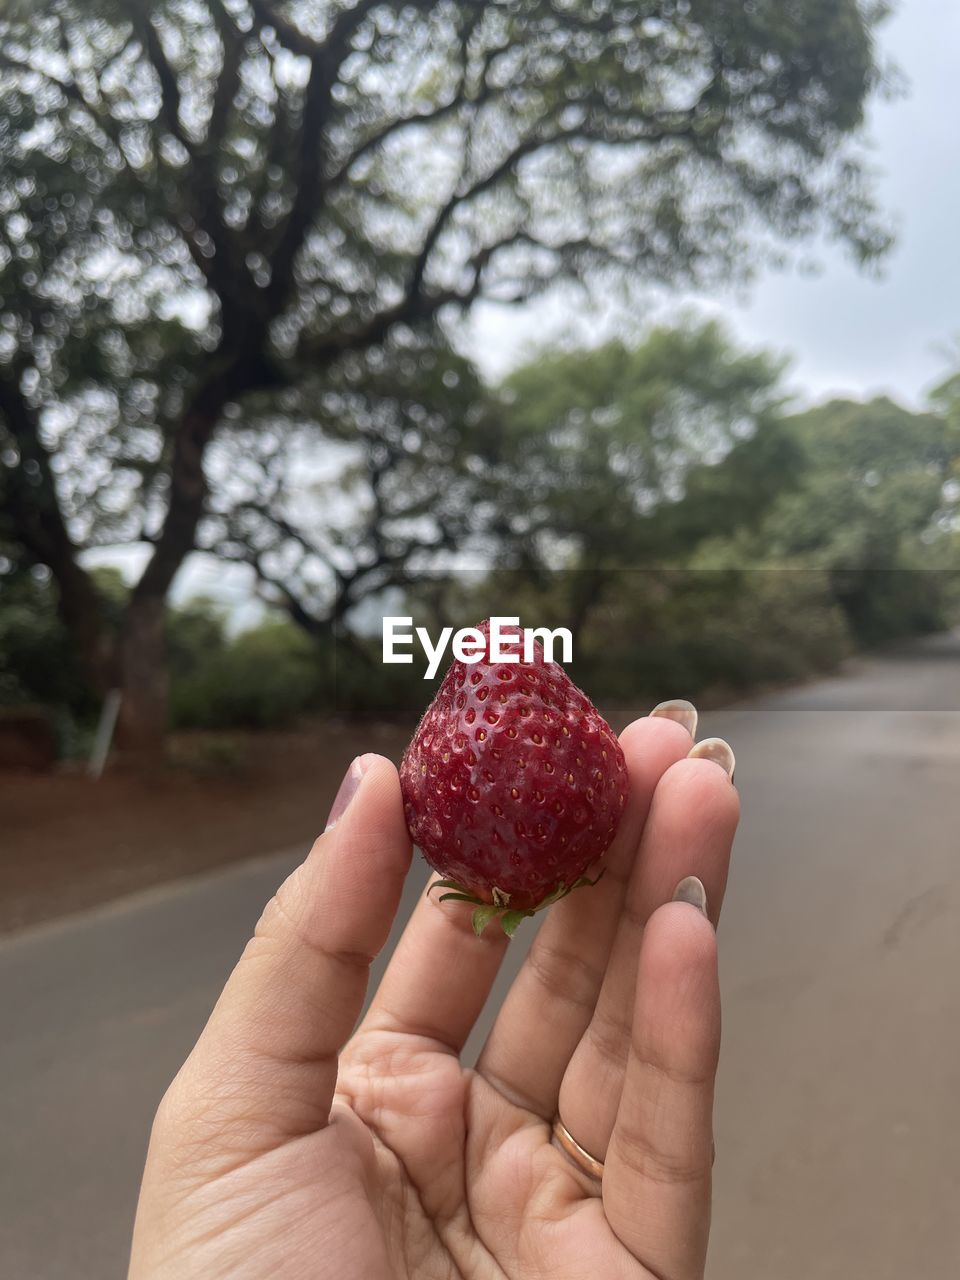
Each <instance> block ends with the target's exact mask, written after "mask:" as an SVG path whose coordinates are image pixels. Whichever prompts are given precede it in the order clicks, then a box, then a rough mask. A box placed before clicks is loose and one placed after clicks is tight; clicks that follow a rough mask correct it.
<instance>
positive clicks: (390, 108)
mask: <svg viewBox="0 0 960 1280" xmlns="http://www.w3.org/2000/svg"><path fill="white" fill-rule="evenodd" d="M881 16H882V14H881V8H880V6H879V5H865V4H863V3H861V0H833V2H832V3H829V4H826V3H824V0H796V2H795V3H793V4H791V5H789V6H783V5H782V4H780V3H779V2H778V0H757V2H756V3H753V4H751V5H744V6H739V5H736V6H735V5H713V4H699V3H689V2H687V0H677V2H676V3H669V4H657V5H649V6H648V5H645V4H644V5H639V6H638V5H637V4H635V3H626V2H625V0H593V3H591V4H589V5H587V4H585V3H580V2H579V0H571V2H570V3H560V0H493V2H492V3H485V4H481V3H476V0H469V2H466V0H463V2H460V3H456V2H454V0H404V2H403V3H398V2H397V0H356V3H354V4H353V5H352V6H347V5H341V4H336V3H330V2H328V0H323V2H321V0H300V2H299V3H297V4H295V5H293V4H285V3H282V2H281V0H161V2H160V3H157V4H147V3H146V0H7V3H6V4H5V6H4V9H3V16H2V17H0V118H2V126H0V173H2V176H0V298H2V303H0V422H2V432H3V439H2V446H0V448H2V454H3V460H4V467H5V472H6V473H5V476H4V480H3V502H4V505H5V511H6V516H7V520H8V523H9V524H10V525H11V526H12V528H13V529H14V531H15V535H16V539H17V541H18V542H19V544H20V546H21V547H22V548H23V550H24V552H25V553H26V555H27V556H28V557H30V558H31V559H33V560H34V561H35V562H37V563H40V564H44V565H46V566H48V567H49V569H50V571H51V572H52V573H53V575H54V578H55V580H56V583H57V587H58V593H59V608H60V612H61V616H62V618H63V620H64V622H65V624H66V625H67V626H68V628H69V630H70V633H71V635H72V637H73V643H74V645H75V647H76V650H77V653H78V656H79V659H80V662H81V664H82V666H83V669H84V671H85V672H86V676H87V679H88V680H89V682H90V684H91V685H92V686H93V687H94V688H95V689H97V690H99V691H101V692H102V691H103V690H104V689H105V688H107V687H108V686H110V685H113V684H115V683H119V684H120V685H121V686H122V688H123V694H124V698H123V710H122V718H121V726H120V728H121V732H122V733H123V735H124V738H125V740H126V741H127V743H128V744H136V745H139V746H140V747H143V748H156V746H157V744H158V742H159V739H160V735H161V734H162V731H163V726H164V721H165V705H166V677H165V667H164V658H163V645H164V625H163V615H164V605H165V600H166V597H167V593H168V591H169V588H170V585H171V583H172V582H173V579H174V577H175V576H176V574H177V572H178V571H179V569H180V567H181V565H182V564H183V562H184V560H185V559H186V557H187V556H188V555H189V554H190V553H191V551H192V550H193V549H194V548H195V547H196V545H197V541H198V537H200V536H202V535H201V526H202V523H203V521H204V518H205V514H206V511H207V508H208V499H209V491H210V484H211V474H210V461H209V456H210V451H211V447H212V445H213V444H214V441H215V437H216V435H217V433H218V431H219V430H220V428H221V426H222V424H223V422H224V421H225V420H231V419H235V418H236V416H237V415H239V416H241V417H242V416H243V415H244V414H245V413H246V411H247V404H248V402H249V401H250V399H251V398H254V397H270V396H276V397H278V399H279V398H280V397H282V396H283V395H284V393H285V392H286V390H287V389H289V388H290V387H294V388H296V387H298V386H300V385H301V384H302V379H303V378H304V376H305V375H306V374H307V373H309V374H311V375H312V376H317V375H318V374H320V373H322V372H323V371H326V370H332V369H333V368H334V367H335V366H336V365H337V364H338V362H339V361H341V360H342V359H343V358H344V357H345V356H346V355H349V354H351V353H360V352H364V351H368V350H371V349H374V348H376V347H378V346H379V345H381V344H382V343H384V342H385V341H386V340H387V339H388V338H390V337H391V336H396V337H397V338H398V339H403V338H405V337H406V336H407V335H408V334H409V333H410V332H412V331H416V330H421V331H422V329H423V328H424V327H425V326H429V325H431V324H433V323H435V322H438V321H441V322H444V323H447V322H448V321H449V320H450V319H451V318H455V317H456V316H457V315H458V314H461V313H462V312H463V311H464V309H466V308H467V307H469V306H470V305H471V304H472V303H473V302H474V300H475V299H477V298H478V297H481V296H483V297H488V298H495V299H499V300H501V301H506V302H519V301H523V300H524V299H527V298H529V297H531V296H532V295H534V294H535V293H537V292H538V291H540V290H542V289H544V288H546V287H549V285H550V284H551V283H553V282H554V281H556V280H558V279H562V278H566V279H573V280H580V281H592V282H593V283H594V284H596V285H597V286H598V287H600V288H609V287H614V286H617V287H619V286H620V285H621V284H623V283H624V282H629V281H637V280H641V281H642V280H660V281H666V282H676V281H695V282H698V283H700V284H704V283H708V282H709V281H711V280H713V279H715V278H717V277H719V276H724V275H728V274H729V273H730V272H731V271H734V270H737V269H740V268H743V267H744V265H745V264H747V263H749V262H751V261H755V260H756V257H757V253H758V246H763V245H766V247H767V248H769V249H770V250H771V251H772V249H773V247H774V245H775V244H776V243H779V242H780V241H782V240H784V239H794V238H799V237H809V236H811V235H814V234H816V233H818V232H825V233H827V234H829V235H833V236H836V237H839V238H840V239H841V240H843V241H845V242H846V243H847V244H849V245H850V246H851V248H852V250H853V251H854V253H855V254H856V255H857V256H858V257H859V258H860V259H862V260H864V261H868V260H871V259H873V258H875V257H876V256H877V255H878V254H880V253H882V251H883V249H884V248H885V246H886V243H887V237H886V234H885V232H884V230H883V228H882V227H880V226H879V225H878V223H877V220H876V217H875V215H874V210H873V206H872V201H871V194H870V182H869V178H868V177H865V174H864V170H863V168H862V166H861V164H860V161H859V158H858V155H857V152H856V150H855V149H854V146H855V143H856V141H857V138H858V136H859V133H860V130H861V126H862V122H863V111H864V105H865V103H866V101H867V100H868V98H869V96H870V95H871V93H872V92H873V91H875V90H876V89H877V88H878V87H879V86H880V85H881V82H882V78H883V77H882V74H881V72H880V70H879V69H878V63H877V57H876V50H875V46H874V31H875V27H876V24H877V22H878V20H879V18H880V17H881ZM115 541H124V542H139V543H141V544H143V545H144V546H145V548H146V549H147V551H148V558H147V561H146V565H145V567H144V569H143V571H142V573H141V575H140V577H139V579H138V581H137V582H136V583H135V585H134V587H133V589H132V591H131V593H130V597H129V603H128V606H127V609H126V613H125V618H124V624H123V627H122V629H121V634H120V639H119V641H118V642H116V643H114V641H113V638H112V635H111V633H110V632H109V630H108V629H107V628H105V627H104V625H103V609H102V602H101V599H100V595H99V593H98V591H97V589H96V586H95V583H94V582H93V580H92V579H91V577H90V575H89V573H87V572H86V570H85V569H84V567H83V563H82V554H81V553H82V551H83V550H84V549H85V548H87V547H89V546H93V545H98V544H103V543H105V542H115Z"/></svg>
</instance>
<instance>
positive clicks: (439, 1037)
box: [357, 876, 509, 1054]
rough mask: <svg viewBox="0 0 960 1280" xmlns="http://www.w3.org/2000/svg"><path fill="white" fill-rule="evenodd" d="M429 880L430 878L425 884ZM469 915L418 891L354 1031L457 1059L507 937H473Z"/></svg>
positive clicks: (493, 933) (487, 933)
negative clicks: (425, 1045) (420, 1044)
mask: <svg viewBox="0 0 960 1280" xmlns="http://www.w3.org/2000/svg"><path fill="white" fill-rule="evenodd" d="M434 879H436V877H435V876H431V880H434ZM472 915H473V911H472V909H471V908H470V907H469V906H467V904H465V903H462V902H450V903H442V902H440V901H439V893H438V892H437V891H436V890H434V892H433V893H430V892H427V893H424V894H423V896H422V897H421V898H420V901H419V902H418V903H417V905H416V907H415V908H414V910H413V914H412V915H411V917H410V920H409V922H408V924H407V926H406V928H405V929H404V931H403V934H402V935H401V938H400V941H399V942H398V943H397V947H396V950H395V951H394V953H393V956H392V957H391V959H390V963H389V964H388V965H387V969H386V972H385V973H384V975H383V977H382V978H381V980H380V985H379V987H378V988H377V993H376V995H375V996H374V998H373V1000H372V1001H371V1003H370V1008H369V1009H368V1010H367V1012H366V1015H365V1016H364V1019H363V1021H362V1022H361V1024H360V1026H359V1028H358V1041H357V1043H358V1046H359V1045H361V1044H362V1042H363V1036H364V1035H365V1034H366V1033H367V1032H369V1031H391V1032H400V1033H403V1034H405V1035H413V1036H420V1037H422V1038H424V1039H426V1040H428V1041H429V1042H430V1044H431V1047H433V1048H436V1049H440V1050H444V1051H447V1052H449V1053H454V1054H459V1053H460V1051H461V1049H462V1048H463V1046H464V1044H465V1042H466V1040H467V1037H468V1036H469V1035H470V1032H471V1030H472V1029H473V1024H474V1023H475V1022H476V1020H477V1018H478V1017H479V1016H480V1011H481V1010H482V1009H483V1006H484V1004H485V1002H486V999H487V996H488V995H489V993H490V988H491V987H492V986H493V982H494V979H495V978H496V976H497V970H498V969H499V968H500V962H501V961H502V959H503V956H504V952H505V951H506V949H507V946H508V943H509V939H508V938H507V937H506V935H505V934H504V932H503V930H502V929H501V928H500V927H499V925H496V926H493V927H490V928H487V929H485V930H484V932H483V934H482V935H481V936H480V937H479V938H478V937H477V936H476V934H475V933H474V931H473V926H472V924H471V917H472Z"/></svg>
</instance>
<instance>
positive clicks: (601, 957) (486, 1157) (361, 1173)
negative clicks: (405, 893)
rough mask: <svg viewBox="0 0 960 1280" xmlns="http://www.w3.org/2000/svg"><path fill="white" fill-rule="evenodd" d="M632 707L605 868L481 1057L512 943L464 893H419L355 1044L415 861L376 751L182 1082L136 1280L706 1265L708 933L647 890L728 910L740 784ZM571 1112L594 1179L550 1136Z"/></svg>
mask: <svg viewBox="0 0 960 1280" xmlns="http://www.w3.org/2000/svg"><path fill="white" fill-rule="evenodd" d="M638 725H639V726H640V728H639V729H638V728H637V726H632V727H631V728H632V729H634V730H636V734H635V738H634V739H631V738H630V736H629V735H630V733H631V730H628V731H627V733H626V734H625V735H624V750H625V753H626V755H627V758H628V762H630V763H631V772H632V781H631V808H629V809H628V813H627V817H626V819H625V821H624V824H623V827H622V828H621V832H620V833H619V834H618V838H617V842H616V844H615V846H614V848H613V849H612V850H611V851H610V854H609V855H608V860H607V865H608V872H609V874H608V875H607V876H606V877H605V878H604V880H603V881H602V882H601V884H600V885H598V886H597V887H596V888H594V889H588V890H583V891H581V893H580V895H579V901H578V900H577V897H578V895H571V897H570V898H568V899H565V900H564V901H563V902H561V903H558V904H556V905H555V906H554V907H552V908H551V910H550V912H549V914H548V916H547V917H546V919H545V920H544V922H543V925H542V926H541V928H540V930H539V933H538V935H537V938H536V939H535V941H534V944H533V946H532V948H531V952H530V955H529V956H528V957H527V959H526V960H525V962H524V964H523V966H522V967H521V970H520V973H519V975H518V977H517V979H516V980H515V982H514V984H513V986H512V988H511V990H510V992H509V993H508V995H507V997H506V999H505V1000H504V1002H503V1005H502V1007H501V1009H500V1011H499V1013H498V1015H497V1017H496V1020H495V1022H494V1025H493V1028H492V1030H491V1033H490V1035H489V1037H488V1039H487V1043H486V1045H485V1047H484V1049H483V1051H482V1053H481V1055H480V1057H479V1059H478V1061H477V1064H476V1067H475V1068H470V1069H468V1068H465V1067H464V1066H463V1065H462V1063H461V1061H460V1055H461V1051H462V1049H463V1045H464V1043H465V1041H466V1039H467V1037H468V1035H469V1033H470V1031H471V1029H472V1027H473V1025H474V1023H475V1022H476V1019H477V1017H478V1016H479V1014H480V1011H481V1009H482V1007H483V1004H484V1003H485V1001H486V998H487V995H488V993H489V990H490V987H491V985H492V982H493V980H494V978H495V976H496V972H497V969H498V967H499V964H500V961H501V960H502V956H503V953H504V950H505V948H506V945H507V940H506V939H505V938H504V937H503V936H502V934H501V933H499V931H495V930H488V931H487V933H486V934H485V935H484V936H483V938H481V939H477V938H475V937H474V936H473V933H472V931H471V929H470V927H469V916H468V915H464V914H463V913H462V912H460V911H458V910H457V908H458V907H459V904H450V905H446V906H444V907H438V905H437V904H436V902H435V901H433V900H432V899H431V898H429V897H427V896H424V897H423V898H422V899H421V901H420V902H419V904H418V906H417V908H416V909H415V911H414V914H413V917H412V919H411V921H410V923H409V924H408V926H407V929H406V930H405V932H404V935H403V937H402V939H401V941H400V943H399V945H398V947H397V949H396V952H395V953H394V956H393V958H392V959H391V962H390V964H389V965H388V967H387V971H386V973H385V975H384V978H383V980H382V981H381V984H380V987H379V988H378V990H377V992H376V994H375V996H374V998H373V1000H372V1002H371V1004H370V1007H369V1009H368V1011H367V1013H366V1015H365V1017H364V1019H363V1021H362V1023H361V1024H360V1026H359V1027H358V1028H357V1030H356V1032H355V1034H354V1035H353V1036H352V1038H349V1039H348V1038H347V1036H348V1034H349V1029H350V1024H352V1023H353V1021H354V1019H355V1017H356V1010H357V1009H358V1008H359V1005H360V1002H361V1000H362V994H363V988H364V986H365V983H366V976H367V966H368V963H369V956H370V955H372V954H373V953H374V952H375V951H376V950H377V949H379V946H381V945H382V942H383V938H385V936H386V933H387V931H388V930H389V926H390V922H391V919H392V916H393V912H394V911H395V910H396V899H397V898H398V897H399V888H400V884H401V882H402V879H403V876H404V875H405V873H406V870H407V867H408V866H409V857H410V854H409V846H408V845H407V843H406V834H405V828H404V824H403V818H402V810H401V807H400V804H399V793H398V791H397V783H396V773H395V771H394V770H393V769H392V766H389V765H388V764H387V762H385V761H383V762H380V763H379V764H378V765H377V766H375V770H376V773H377V779H376V782H373V781H371V782H370V783H369V785H368V784H367V780H366V778H365V779H364V788H363V790H362V792H361V794H360V795H359V796H358V800H359V801H362V802H363V803H364V804H365V810H364V817H363V819H362V820H361V819H357V820H356V830H355V831H354V830H352V829H351V828H350V827H349V826H347V824H346V823H344V824H342V825H341V826H340V827H339V828H338V829H336V830H335V831H334V832H332V833H331V834H330V835H329V836H325V837H323V838H322V840H321V842H319V844H318V846H317V849H315V851H314V854H313V855H312V856H311V858H310V859H308V861H307V862H306V863H305V864H304V865H303V867H301V868H300V869H299V871H298V872H297V873H295V875H294V877H292V878H291V880H290V881H288V882H287V884H286V885H285V886H284V887H283V888H282V889H281V891H280V893H279V894H278V896H277V898H276V899H275V900H274V902H273V903H272V904H271V906H270V907H269V908H268V910H267V912H266V913H265V914H264V917H263V919H262V921H261V924H260V926H258V930H257V936H256V937H255V938H254V940H253V941H252V942H251V944H250V946H249V947H248V948H247V951H246V952H245V953H244V957H243V959H242V960H241V962H240V964H239V965H238V967H237V970H236V971H235V973H234V975H233V977H232V978H231V980H230V983H229V984H228V986H227V988H226V990H225V992H224V994H223V996H222V997H221V1000H220V1002H219V1003H218V1006H217V1009H216V1010H215V1011H214V1014H213V1015H212V1017H211V1020H210V1023H209V1024H208V1027H207V1029H206V1031H205V1032H204V1035H203V1036H202V1037H201V1039H200V1041H199V1043H198V1045H197V1048H196V1049H195V1050H194V1053H193V1054H192V1055H191V1057H190V1059H188V1061H187V1063H186V1064H185V1067H184V1069H183V1071H182V1072H181V1073H180V1075H179V1076H178V1078H177V1080H176V1081H175V1082H174V1084H173V1085H172V1086H171V1089H170V1091H169V1092H168V1095H167V1098H166V1099H165V1100H164V1104H163V1106H162V1107H161V1111H160V1113H159V1114H158V1119H157V1123H156V1125H155V1128H154V1135H153V1139H152V1143H151V1152H150V1155H149V1157H148V1162H147V1170H146V1174H145V1178H144V1184H143V1190H142V1193H141V1204H140V1209H139V1211H138V1221H137V1229H136V1231H135V1235H134V1252H133V1261H132V1265H131V1276H135V1277H142V1278H143V1280H164V1278H165V1277H167V1276H170V1277H176V1278H177V1280H192V1278H193V1277H200V1276H203V1277H204V1278H205V1280H215V1278H216V1277H220V1276H223V1277H227V1276H229V1277H230V1278H231V1280H243V1278H244V1277H249V1278H250V1280H254V1278H256V1280H259V1278H260V1277H265V1276H273V1275H283V1276H284V1277H289V1278H290V1280H300V1278H301V1277H302V1278H303V1280H318V1278H321V1277H322V1278H324V1280H325V1278H326V1277H327V1276H331V1277H332V1276H337V1277H338V1280H339V1278H340V1277H342V1278H343V1280H361V1278H362V1280H401V1278H406V1277H410V1278H411V1280H412V1278H414V1277H416V1280H447V1278H448V1277H449V1278H450V1280H453V1278H454V1277H463V1278H464V1280H486V1278H487V1277H490V1278H491V1280H494V1277H495V1278H496V1280H521V1277H522V1278H523V1280H535V1278H538V1277H546V1276H551V1277H557V1278H558V1280H574V1277H576V1278H577V1280H581V1278H582V1280H586V1277H594V1276H597V1275H602V1276H604V1277H610V1278H611V1280H647V1278H648V1277H650V1276H658V1277H661V1278H662V1280H700V1278H701V1277H702V1274H703V1260H704V1254H705V1249H706V1233H707V1228H708V1223H709V1201H710V1145H711V1140H710V1110H711V1104H712V1084H713V1072H714V1068H715V1058H716V1042H717V1026H718V1023H717V1009H718V996H717V992H716V967H715V966H716V961H715V946H714V942H713V936H714V935H713V931H712V930H711V929H710V928H709V926H708V924H707V922H706V921H705V920H704V919H703V917H702V915H700V913H698V912H694V911H691V910H690V908H688V907H683V906H674V907H667V908H664V909H663V910H655V908H656V907H657V905H658V904H659V903H662V902H663V901H664V900H665V898H668V897H669V896H670V892H671V891H672V890H667V891H666V893H665V890H664V886H665V885H671V886H672V885H675V884H676V883H677V880H678V879H679V878H682V876H683V875H684V874H687V873H689V872H691V871H693V872H694V873H695V874H699V875H701V876H702V878H703V879H704V881H705V883H706V884H707V885H708V893H709V894H710V895H711V902H712V904H713V905H714V907H715V908H716V907H718V906H719V901H720V899H721V898H722V893H723V884H724V880H725V876H726V865H727V857H728V855H729V847H730V841H731V839H732V834H733V829H734V826H735V824H736V808H737V806H736V799H735V794H736V793H735V792H734V791H733V789H732V788H731V787H730V786H729V783H728V781H727V780H726V779H725V778H722V775H721V774H720V773H719V771H718V770H716V769H715V767H714V766H712V765H707V764H705V763H704V762H703V761H698V762H693V761H690V762H689V763H687V762H684V763H683V764H681V765H676V768H671V767H670V766H671V765H674V763H675V762H676V761H677V760H678V759H682V756H683V755H684V754H686V751H688V750H689V738H687V737H686V736H685V735H684V733H683V731H682V730H679V729H678V727H677V726H676V725H670V724H669V723H668V722H660V723H659V724H655V722H653V721H651V720H646V721H640V722H638ZM651 726H652V727H651ZM678 735H680V736H678ZM684 747H686V750H684ZM662 775H663V777H662V780H661V776H662ZM654 792H656V797H654ZM356 811H357V810H356V808H352V809H351V811H350V813H348V815H347V817H348V818H350V817H351V815H353V814H354V813H355V812H356ZM641 832H642V836H641ZM324 842H327V843H326V844H325V843H324ZM638 844H639V845H640V848H639V856H638ZM678 868H679V871H678ZM378 886H379V887H380V889H379V892H380V896H381V898H382V901H381V902H379V903H378V901H377V898H376V894H377V892H378ZM353 904H356V907H354V905H353ZM451 905H453V906H454V909H453V910H451ZM714 915H715V911H714ZM641 938H642V945H641ZM345 1032H346V1034H345ZM344 1041H346V1043H344ZM558 1112H559V1114H560V1115H561V1116H562V1117H563V1121H564V1124H565V1125H566V1126H567V1127H568V1129H569V1131H570V1132H571V1133H573V1134H575V1136H576V1138H577V1140H578V1141H579V1142H580V1143H582V1145H583V1146H584V1147H585V1148H586V1149H587V1150H589V1151H590V1152H592V1153H593V1154H594V1155H595V1156H596V1158H597V1159H600V1160H603V1161H604V1175H603V1181H602V1187H601V1184H600V1182H599V1180H596V1179H594V1178H592V1177H591V1176H590V1175H589V1174H587V1173H585V1172H583V1171H581V1170H580V1169H579V1168H578V1167H576V1166H575V1165H574V1164H573V1163H572V1162H571V1161H570V1160H569V1159H568V1157H567V1156H566V1155H565V1154H564V1153H563V1152H561V1151H560V1150H559V1149H558V1148H557V1147H556V1146H554V1145H553V1144H552V1143H551V1133H552V1119H553V1117H554V1116H555V1115H556V1114H557V1113H558Z"/></svg>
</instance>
